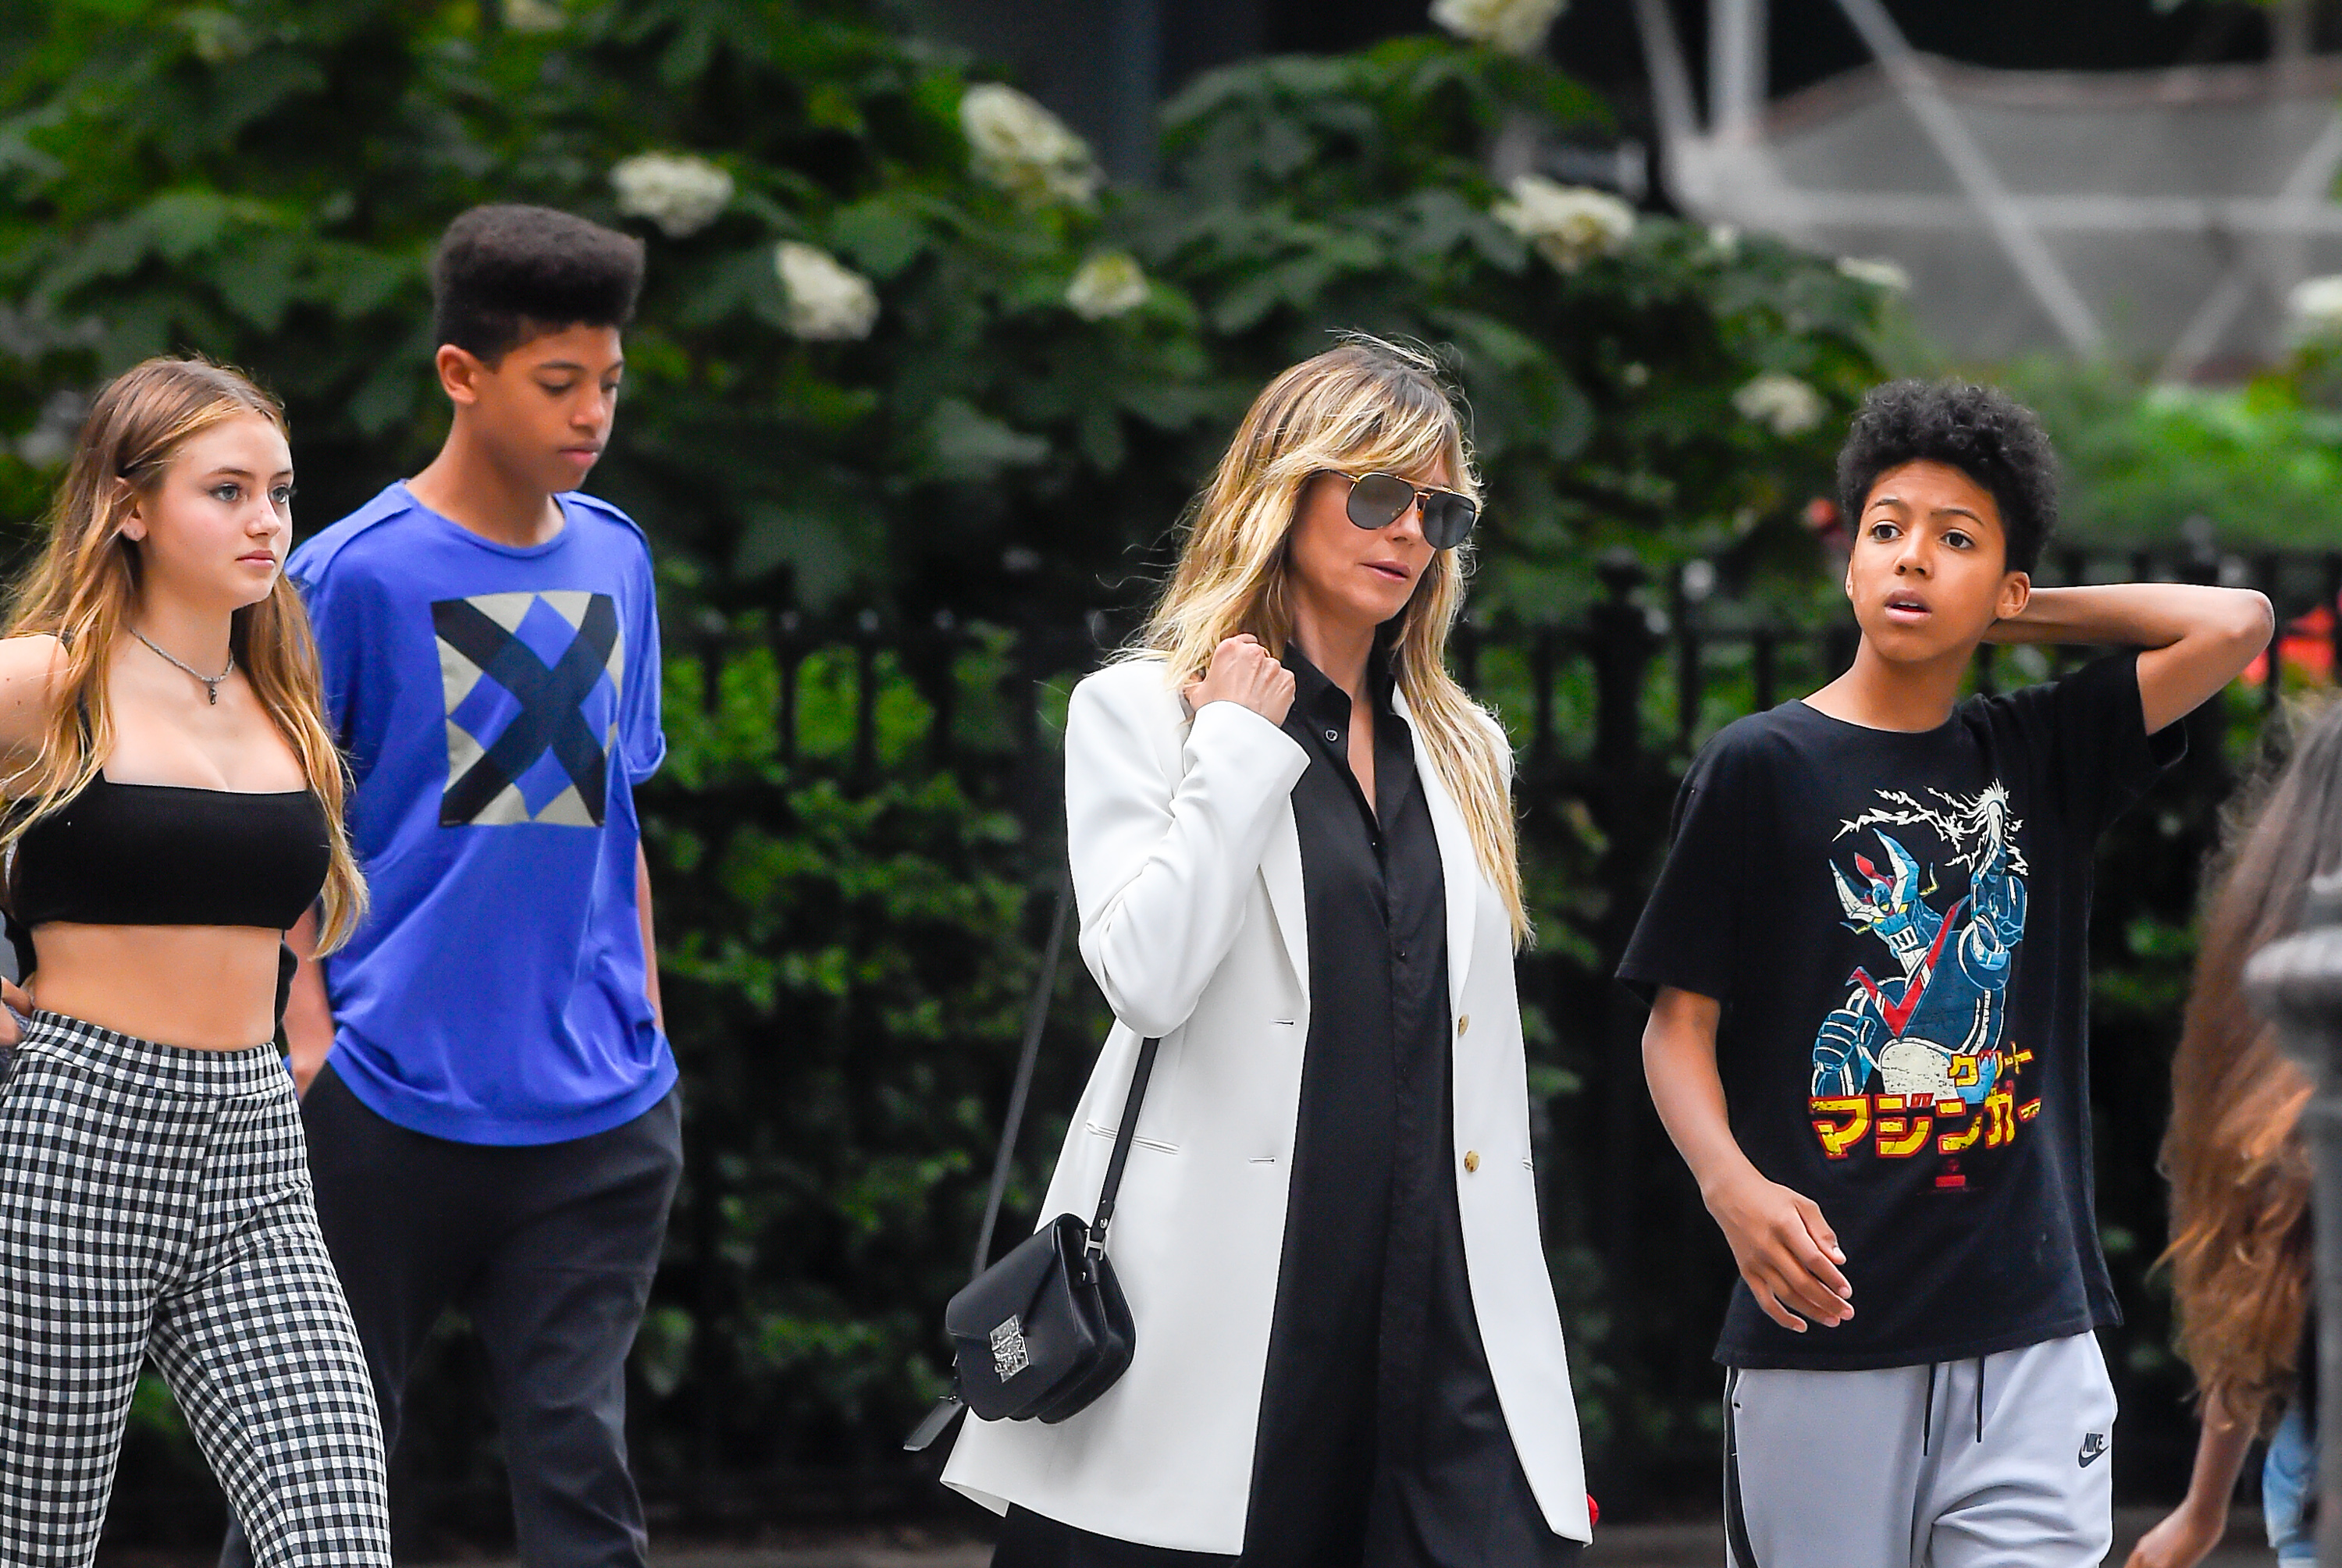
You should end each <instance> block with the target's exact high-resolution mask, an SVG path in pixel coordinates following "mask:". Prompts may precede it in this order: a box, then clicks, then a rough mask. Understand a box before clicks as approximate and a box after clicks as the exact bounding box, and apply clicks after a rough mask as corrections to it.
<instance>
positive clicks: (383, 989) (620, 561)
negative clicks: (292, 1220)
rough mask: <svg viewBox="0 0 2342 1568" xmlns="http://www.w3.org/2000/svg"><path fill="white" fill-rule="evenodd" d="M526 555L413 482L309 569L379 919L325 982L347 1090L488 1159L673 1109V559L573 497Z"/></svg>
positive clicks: (301, 566) (624, 522)
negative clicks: (658, 568)
mask: <svg viewBox="0 0 2342 1568" xmlns="http://www.w3.org/2000/svg"><path fill="white" fill-rule="evenodd" d="M560 504H561V512H562V516H563V518H564V520H565V521H564V525H563V527H562V530H561V532H560V533H559V534H555V536H554V538H553V539H552V540H551V541H550V542H548V543H546V544H539V545H535V546H533V547H531V548H527V549H516V548H514V547H512V546H510V545H505V544H495V543H494V542H493V541H490V540H487V539H484V538H482V537H480V536H479V535H478V534H475V533H473V532H472V531H471V530H469V529H467V528H465V527H463V526H462V525H461V524H457V523H455V522H453V521H451V520H449V519H448V518H445V517H443V516H441V515H439V514H437V513H435V512H434V511H432V510H431V509H430V508H429V507H427V506H425V505H424V504H422V503H421V502H419V501H417V500H416V499H415V496H414V494H412V493H411V492H409V491H408V489H407V488H406V485H405V484H404V483H403V482H402V483H400V484H393V485H391V486H390V487H389V488H388V489H386V490H385V491H384V492H383V493H382V494H379V495H377V496H375V498H374V499H373V500H372V501H370V502H368V503H367V504H365V506H364V507H362V508H360V509H359V510H358V511H357V512H355V513H353V514H351V515H349V516H348V517H345V518H344V519H343V520H342V521H341V522H339V523H336V524H334V525H333V526H332V527H331V528H328V529H326V530H325V532H324V533H322V534H318V535H317V536H316V537H315V538H314V539H311V540H310V541H309V542H308V543H306V544H303V545H302V546H301V547H300V548H299V549H298V550H296V551H295V552H294V553H293V559H292V561H291V563H290V564H289V565H288V567H287V570H288V572H289V573H290V574H291V575H292V577H293V579H294V580H295V582H296V583H298V584H300V586H301V589H302V592H303V594H304V596H305V598H306V600H307V602H308V606H309V615H310V619H311V622H312V624H314V625H315V629H316V636H317V650H318V654H319V656H320V659H321V662H322V664H323V667H324V671H325V703H326V706H327V707H328V709H329V710H330V711H331V714H332V716H333V720H334V722H335V725H336V727H337V728H338V730H339V733H340V736H341V741H342V744H343V745H344V746H345V748H346V749H347V751H348V753H349V757H350V765H351V768H352V770H353V772H354V773H355V777H356V780H357V790H356V793H355V795H354V796H353V797H352V799H351V803H350V830H351V834H352V837H353V840H354V841H355V846H356V850H357V854H358V857H359V859H360V861H361V862H362V863H363V864H364V865H365V873H366V882H367V884H368V888H369V891H370V893H371V894H372V900H373V902H372V907H371V908H370V909H369V910H368V912H367V914H366V917H365V923H364V924H361V925H360V926H359V928H358V931H357V934H356V936H355V938H354V939H353V940H352V941H351V942H350V944H349V945H348V946H346V947H345V948H343V949H342V950H341V951H340V952H339V953H336V954H333V955H332V956H331V957H329V958H327V959H326V960H325V989H326V994H327V995H328V996H330V997H331V999H332V1001H333V1007H334V1018H335V1024H336V1028H335V1035H334V1048H333V1054H332V1056H331V1058H330V1060H331V1062H332V1064H333V1068H334V1071H335V1074H338V1075H339V1076H340V1077H341V1079H342V1081H343V1082H344V1083H345V1084H348V1085H349V1088H350V1092H351V1093H352V1094H355V1095H356V1096H357V1097H358V1098H359V1099H360V1100H362V1101H364V1102H365V1104H367V1105H368V1106H370V1107H371V1108H373V1109H374V1110H375V1112H376V1113H378V1114H381V1115H383V1116H385V1117H387V1118H388V1119H389V1120H391V1121H393V1122H395V1123H397V1124H399V1125H400V1126H402V1127H409V1128H412V1129H414V1130H415V1131H416V1132H418V1133H427V1134H431V1135H432V1136H434V1137H440V1138H448V1139H452V1140H455V1141H456V1142H459V1143H465V1144H550V1143H557V1142H560V1141H562V1140H564V1139H568V1138H582V1137H586V1136H588V1135H590V1134H595V1133H599V1132H605V1131H606V1130H608V1129H609V1128H612V1127H616V1126H618V1125H620V1124H624V1123H626V1122H628V1121H631V1120H633V1119H634V1118H635V1117H636V1116H638V1115H640V1114H642V1113H643V1112H645V1111H646V1110H648V1109H649V1108H650V1107H651V1106H653V1105H655V1104H657V1103H658V1102H659V1101H660V1100H661V1099H662V1098H663V1097H664V1096H665V1095H666V1092H667V1090H668V1089H669V1088H670V1087H672V1086H673V1084H674V1083H675V1078H676V1069H675V1057H674V1054H673V1053H672V1052H670V1051H669V1050H668V1048H667V1043H666V1039H665V1038H664V1037H663V1036H662V1035H661V1034H660V1033H659V1031H658V1026H657V1024H656V1023H655V1022H654V1020H653V1018H652V1015H651V1008H650V1003H649V1002H648V1000H647V999H646V997H645V995H644V979H645V963H644V955H643V943H642V916H641V911H640V910H639V908H638V907H637V905H636V897H635V858H636V852H637V846H638V845H639V844H640V843H641V838H642V831H641V826H640V824H638V823H637V821H636V817H635V804H634V794H633V788H634V785H636V784H639V783H641V782H642V781H643V780H645V779H646V778H648V777H650V775H651V774H653V773H655V772H656V771H657V769H658V765H659V763H660V761H661V759H662V758H663V757H664V756H665V755H666V737H665V736H664V735H663V734H661V732H660V729H659V639H658V607H657V603H656V596H655V594H654V591H653V583H652V577H651V561H650V550H649V546H648V544H646V542H645V540H644V538H643V535H642V533H641V531H640V530H638V529H637V528H636V526H635V524H633V523H632V522H631V521H629V520H628V519H627V517H626V514H624V513H622V512H620V511H618V510H617V509H616V507H614V506H611V505H609V504H607V503H606V502H602V501H597V500H596V499H595V498H594V497H592V496H590V495H584V494H569V495H564V496H562V497H560Z"/></svg>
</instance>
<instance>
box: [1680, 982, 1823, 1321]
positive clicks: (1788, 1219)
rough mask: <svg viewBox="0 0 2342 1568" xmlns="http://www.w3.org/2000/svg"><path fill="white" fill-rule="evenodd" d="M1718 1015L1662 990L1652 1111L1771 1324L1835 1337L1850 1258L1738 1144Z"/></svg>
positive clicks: (1804, 1201)
mask: <svg viewBox="0 0 2342 1568" xmlns="http://www.w3.org/2000/svg"><path fill="white" fill-rule="evenodd" d="M1721 1012H1722V1009H1721V1007H1720V1006H1719V1005H1718V1004H1716V1001H1715V1000H1714V999H1713V998H1711V997H1706V996H1699V995H1695V994H1692V993H1691V992H1688V991H1677V990H1676V989H1675V988H1674V987H1673V986H1662V987H1661V988H1660V990H1659V994H1658V995H1657V997H1656V999H1655V1000H1654V1001H1653V1002H1652V1004H1651V1021H1650V1023H1649V1024H1647V1025H1646V1027H1645V1028H1644V1030H1643V1073H1644V1075H1645V1076H1646V1078H1648V1079H1649V1081H1650V1084H1651V1103H1652V1104H1655V1105H1656V1106H1657V1107H1658V1110H1659V1120H1660V1121H1662V1122H1664V1123H1666V1129H1667V1136H1668V1137H1670V1138H1673V1139H1674V1140H1675V1144H1676V1150H1677V1151H1678V1152H1679V1153H1680V1154H1682V1155H1683V1157H1684V1163H1685V1164H1687V1165H1689V1166H1690V1167H1691V1174H1692V1175H1693V1176H1694V1178H1696V1180H1697V1181H1698V1183H1699V1195H1700V1198H1701V1200H1702V1201H1703V1202H1705V1203H1706V1204H1707V1212H1708V1213H1711V1214H1713V1215H1714V1216H1716V1223H1717V1224H1718V1225H1719V1226H1721V1227H1722V1228H1723V1230H1724V1239H1725V1240H1726V1242H1728V1243H1731V1245H1732V1256H1733V1260H1734V1261H1735V1262H1736V1263H1738V1264H1739V1265H1740V1277H1741V1278H1743V1279H1745V1280H1746V1281H1747V1282H1748V1289H1749V1292H1750V1293H1752V1294H1754V1295H1755V1296H1756V1298H1757V1305H1758V1306H1760V1307H1762V1308H1763V1309H1764V1310H1765V1315H1766V1316H1767V1317H1769V1318H1771V1319H1772V1320H1773V1321H1774V1322H1775V1323H1779V1324H1780V1325H1781V1326H1782V1327H1783V1328H1786V1329H1789V1330H1792V1331H1794V1332H1796V1333H1805V1331H1806V1319H1807V1318H1810V1319H1812V1320H1813V1321H1814V1322H1816V1323H1824V1324H1827V1325H1830V1326H1833V1327H1835V1326H1836V1325H1837V1324H1838V1323H1844V1322H1845V1321H1846V1320H1847V1319H1848V1318H1850V1317H1852V1316H1853V1315H1854V1305H1853V1297H1854V1287H1853V1286H1852V1285H1849V1284H1848V1283H1847V1282H1846V1275H1844V1274H1843V1273H1839V1272H1838V1265H1839V1264H1841V1263H1845V1262H1846V1254H1845V1253H1842V1252H1840V1251H1839V1250H1838V1244H1837V1235H1836V1234H1835V1233H1833V1232H1832V1231H1831V1230H1830V1228H1829V1223H1828V1222H1827V1221H1826V1220H1824V1219H1823V1218H1822V1212H1821V1210H1820V1208H1819V1207H1817V1205H1816V1204H1815V1203H1814V1202H1813V1201H1812V1200H1811V1199H1809V1198H1806V1197H1801V1196H1800V1195H1798V1194H1797V1193H1793V1192H1791V1191H1789V1189H1788V1188H1787V1187H1784V1186H1782V1185H1780V1184H1779V1183H1775V1182H1768V1181H1767V1180H1766V1179H1765V1177H1764V1174H1763V1173H1761V1172H1759V1171H1758V1170H1757V1167H1756V1166H1755V1165H1754V1164H1751V1163H1750V1162H1749V1159H1748V1156H1747V1155H1746V1154H1743V1153H1741V1151H1740V1144H1739V1141H1738V1140H1737V1139H1736V1138H1734V1137H1733V1135H1732V1124H1731V1122H1730V1120H1729V1118H1728V1117H1727V1115H1726V1111H1725V1104H1724V1080H1723V1079H1722V1078H1721V1077H1720V1076H1719V1075H1718V1074H1717V1073H1716V1019H1717V1017H1718V1016H1719V1014H1721ZM1799 1314H1803V1315H1802V1316H1800V1315H1799Z"/></svg>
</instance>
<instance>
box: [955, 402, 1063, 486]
mask: <svg viewBox="0 0 2342 1568" xmlns="http://www.w3.org/2000/svg"><path fill="white" fill-rule="evenodd" d="M926 438H927V452H928V457H929V461H930V463H931V464H932V465H933V467H934V470H935V472H936V474H937V475H938V476H940V477H944V478H949V479H959V480H970V481H978V482H980V481H984V480H988V479H991V478H994V477H995V476H996V475H997V474H999V472H1000V471H1001V470H1002V469H1004V468H1016V467H1023V466H1026V465H1027V464H1035V463H1038V462H1040V461H1042V460H1043V459H1044V458H1046V457H1047V456H1048V455H1049V444H1048V442H1046V440H1044V439H1042V438H1041V437H1040V436H1037V435H1027V434H1024V433H1023V432H1021V431H1017V430H1013V429H1011V428H1009V427H1008V426H1007V425H1006V424H1002V423H1001V422H1000V421H999V420H997V419H994V418H992V417H991V416H990V415H988V414H981V413H979V412H977V410H976V406H975V404H971V403H969V402H967V401H966V399H964V398H958V397H946V398H945V399H944V400H943V401H942V402H940V403H938V404H936V411H935V414H933V416H932V417H930V418H929V420H928V422H927V428H926Z"/></svg>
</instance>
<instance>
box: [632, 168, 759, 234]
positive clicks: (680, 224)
mask: <svg viewBox="0 0 2342 1568" xmlns="http://www.w3.org/2000/svg"><path fill="white" fill-rule="evenodd" d="M610 185H611V188H612V189H614V190H616V192H617V193H618V210H619V211H620V212H622V213H624V214H625V215H626V216H628V217H630V218H648V219H649V220H650V221H651V222H653V223H655V224H656V225H658V226H659V229H660V232H661V233H663V234H665V235H666V237H667V238H669V239H671V240H679V239H682V238H684V237H685V236H686V235H696V234H697V233H698V232H699V231H700V230H702V229H704V228H706V226H707V225H710V224H712V223H714V222H715V221H716V215H717V214H719V213H721V212H722V211H723V210H724V209H725V208H726V206H728V205H731V201H732V176H731V175H728V174H726V173H725V172H724V171H723V170H722V169H719V168H717V167H716V165H714V164H711V163H709V162H708V161H707V160H706V158H695V157H693V156H692V155H689V154H688V153H637V154H636V155H634V156H633V157H631V158H628V159H626V161H625V162H624V163H621V164H619V165H617V166H616V167H615V168H613V169H612V170H611V171H610Z"/></svg>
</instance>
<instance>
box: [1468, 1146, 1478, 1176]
mask: <svg viewBox="0 0 2342 1568" xmlns="http://www.w3.org/2000/svg"><path fill="white" fill-rule="evenodd" d="M1464 1168H1465V1169H1466V1171H1476V1170H1478V1169H1479V1168H1480V1151H1479V1150H1477V1149H1466V1150H1465V1151H1464Z"/></svg>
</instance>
